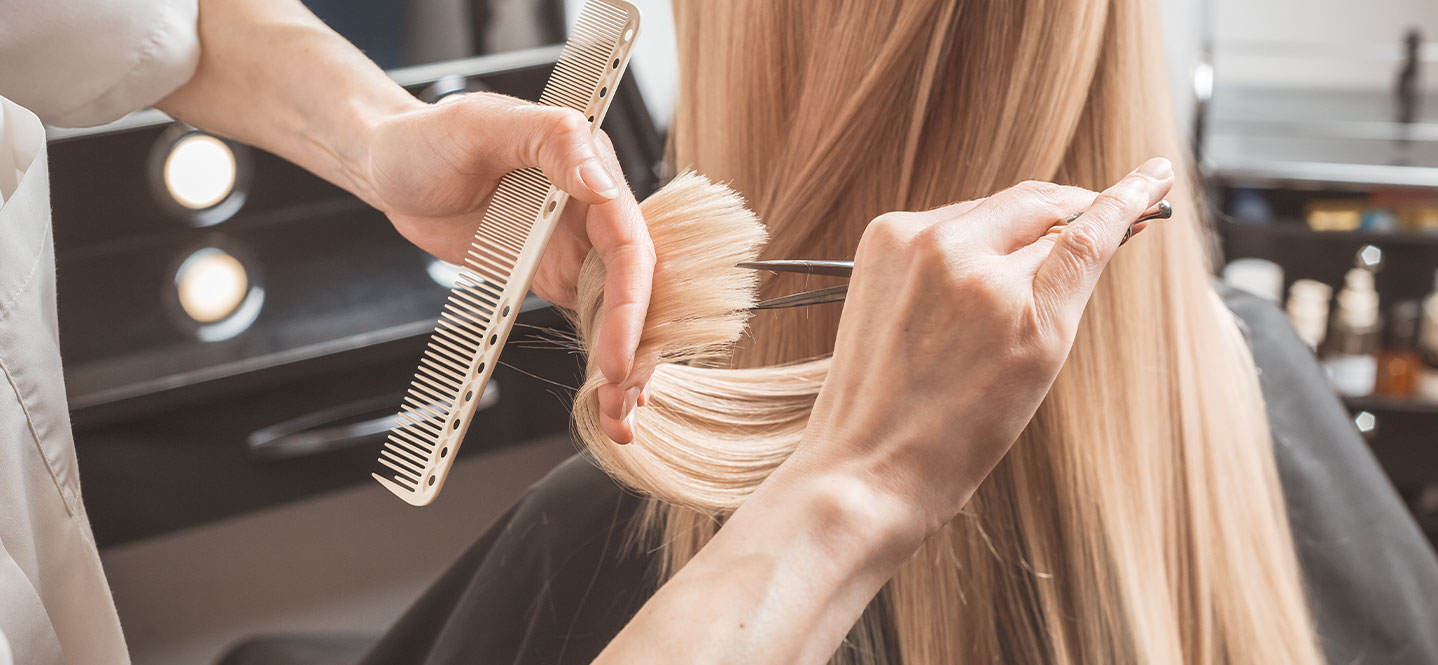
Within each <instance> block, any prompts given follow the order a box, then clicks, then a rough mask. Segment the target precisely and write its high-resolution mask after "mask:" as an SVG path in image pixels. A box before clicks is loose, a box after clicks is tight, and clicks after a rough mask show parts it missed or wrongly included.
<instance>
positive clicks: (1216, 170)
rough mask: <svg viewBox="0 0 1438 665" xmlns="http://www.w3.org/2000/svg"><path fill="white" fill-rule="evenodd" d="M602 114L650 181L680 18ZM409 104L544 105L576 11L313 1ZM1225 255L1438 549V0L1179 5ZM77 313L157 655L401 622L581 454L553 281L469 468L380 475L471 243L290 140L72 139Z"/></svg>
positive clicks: (134, 131)
mask: <svg viewBox="0 0 1438 665" xmlns="http://www.w3.org/2000/svg"><path fill="white" fill-rule="evenodd" d="M635 1H636V2H637V4H639V5H641V7H642V9H643V10H644V13H645V15H644V20H645V30H644V31H643V33H642V34H641V36H640V40H639V44H638V46H637V48H636V51H635V57H634V61H633V64H632V66H631V72H632V74H633V75H632V76H630V77H628V79H627V80H626V81H625V83H624V85H622V86H621V88H620V89H619V90H618V94H617V96H616V99H615V106H614V108H613V110H612V111H611V112H610V115H609V117H608V119H607V120H606V122H605V129H606V131H607V132H608V133H609V135H610V136H611V137H612V139H613V140H614V143H615V145H616V149H617V150H618V153H619V155H620V158H621V160H622V161H623V163H624V165H625V169H626V175H627V176H628V179H629V182H630V184H631V186H632V187H633V188H634V189H635V190H636V194H638V195H639V196H640V197H641V198H642V197H643V195H645V194H647V193H648V192H650V191H652V190H653V189H654V188H655V187H656V185H657V184H658V183H659V182H660V178H662V177H663V175H664V172H663V168H662V160H663V155H664V150H663V146H664V136H665V130H666V127H667V125H668V121H669V117H670V115H671V109H672V104H673V96H674V90H675V80H674V79H675V72H676V69H677V68H676V63H675V48H674V36H673V31H672V26H671V24H670V22H671V18H670V14H669V8H668V5H667V3H666V2H663V1H662V0H635ZM307 4H309V5H310V7H311V8H312V9H313V10H314V11H315V12H316V13H317V14H318V15H319V16H320V17H322V18H323V19H324V20H326V21H327V22H328V23H329V24H330V25H331V26H333V27H334V28H336V29H337V30H338V31H340V32H341V33H343V34H344V35H346V36H347V37H349V38H350V39H351V40H353V41H354V42H355V43H356V44H357V45H359V46H360V47H361V48H362V49H364V50H365V51H366V52H367V53H368V54H369V55H370V57H372V58H373V59H374V60H376V61H377V62H378V63H380V64H381V65H382V66H383V67H384V68H386V69H387V70H389V71H391V73H392V75H393V76H394V77H395V78H396V79H397V80H399V81H400V82H401V83H402V84H404V85H405V86H407V87H408V89H410V90H411V91H412V92H413V93H414V94H416V95H418V96H420V97H422V98H424V99H427V100H437V99H440V98H442V97H444V96H446V95H449V94H454V93H457V92H464V91H470V90H493V91H498V92H503V93H507V94H512V95H516V96H520V97H524V98H528V99H534V98H537V97H538V94H539V91H540V89H541V88H542V87H543V83H544V80H545V77H546V76H547V75H548V72H549V69H550V67H551V66H552V64H553V62H554V59H555V58H556V57H557V55H558V44H560V43H561V42H562V41H563V38H564V35H565V30H566V26H567V22H568V21H569V20H571V19H572V17H573V15H574V13H575V9H576V6H577V3H572V2H571V3H566V2H562V1H560V0H553V1H549V0H307ZM1160 4H1161V5H1162V6H1163V10H1164V25H1163V29H1164V32H1165V37H1166V43H1167V46H1168V48H1169V58H1170V72H1171V76H1170V80H1169V81H1168V86H1167V88H1164V87H1163V86H1162V85H1161V84H1160V83H1159V82H1155V83H1154V86H1153V89H1151V90H1147V91H1143V93H1144V94H1149V95H1165V94H1166V95H1170V96H1171V97H1172V99H1173V100H1174V103H1175V107H1176V109H1177V110H1178V112H1179V117H1180V119H1181V122H1182V123H1183V124H1184V128H1185V130H1186V132H1187V133H1188V135H1189V136H1191V137H1192V149H1193V151H1194V158H1195V159H1196V160H1197V163H1198V164H1199V165H1200V172H1201V174H1202V177H1203V179H1204V186H1205V189H1206V191H1207V194H1208V202H1209V205H1210V206H1211V208H1212V210H1211V215H1212V217H1213V219H1214V221H1215V227H1216V229H1217V231H1218V233H1217V237H1216V238H1215V239H1214V245H1215V247H1214V249H1215V251H1216V252H1219V256H1221V257H1222V258H1221V259H1220V260H1219V261H1217V262H1216V265H1217V266H1219V267H1220V269H1221V275H1219V276H1218V278H1221V279H1223V280H1226V281H1228V282H1230V283H1232V284H1234V285H1235V286H1238V287H1239V288H1243V289H1245V290H1249V291H1252V292H1254V293H1256V294H1258V295H1260V296H1262V297H1265V298H1268V299H1270V300H1272V301H1273V302H1274V303H1275V304H1277V305H1278V306H1279V307H1282V308H1284V309H1285V310H1286V311H1287V312H1288V315H1289V317H1290V319H1291V320H1292V322H1293V324H1294V326H1295V327H1296V328H1297V329H1298V331H1299V332H1300V334H1301V335H1302V336H1303V337H1304V339H1305V340H1306V341H1308V342H1309V343H1310V345H1311V346H1312V347H1313V349H1314V353H1315V354H1317V356H1318V357H1319V358H1320V359H1321V361H1322V363H1323V365H1324V366H1325V368H1326V369H1327V370H1328V372H1329V375H1330V377H1331V380H1332V382H1333V384H1334V387H1335V389H1336V390H1337V391H1338V392H1339V393H1341V394H1342V395H1343V398H1344V400H1345V402H1346V404H1347V406H1348V408H1349V410H1350V412H1351V414H1352V418H1353V420H1352V423H1353V427H1355V428H1356V429H1357V430H1359V431H1360V432H1362V433H1363V435H1364V436H1365V437H1366V439H1367V440H1368V442H1369V443H1370V445H1371V446H1372V448H1373V450H1374V452H1375V453H1376V454H1377V456H1378V458H1379V460H1380V461H1381V462H1382V464H1383V466H1384V467H1385V469H1386V470H1387V472H1388V473H1389V474H1390V477H1391V478H1392V480H1393V482H1394V483H1395V484H1396V485H1397V487H1398V488H1399V490H1400V492H1401V493H1402V494H1403V496H1404V498H1405V499H1406V500H1407V501H1408V504H1409V507H1410V509H1411V510H1412V511H1413V513H1414V514H1415V515H1416V516H1417V518H1418V520H1419V522H1420V524H1421V525H1422V526H1423V527H1424V528H1425V530H1426V531H1427V532H1428V533H1429V534H1430V538H1438V2H1434V1H1433V0H1368V1H1367V2H1361V3H1357V2H1347V1H1344V0H1160ZM50 141H51V146H50V151H51V164H52V176H51V177H52V181H53V189H54V218H55V224H54V229H55V243H56V251H57V260H58V262H59V264H60V267H59V270H58V272H59V276H60V277H59V279H60V283H59V288H60V294H61V297H60V312H59V315H60V330H61V341H62V348H63V353H64V355H65V358H66V360H67V373H66V383H67V388H68V392H69V396H70V403H71V406H72V410H73V414H72V415H73V419H74V423H75V439H76V446H77V450H78V455H79V458H80V465H81V469H82V470H83V472H84V486H85V497H86V501H87V504H88V508H89V512H90V516H91V519H92V520H93V524H94V529H95V534H96V537H97V539H98V541H99V544H100V547H101V552H102V555H103V558H104V564H105V568H106V570H107V572H108V575H109V578H110V581H111V583H112V585H113V587H114V593H115V599H116V602H117V603H118V606H119V611H120V616H121V619H122V621H123V623H124V627H125V631H126V634H127V637H128V640H129V644H130V647H131V649H132V652H133V658H134V662H136V663H137V664H138V665H200V664H204V665H208V664H210V663H217V662H220V661H221V660H222V659H223V657H224V654H226V653H227V652H228V651H229V650H230V649H231V648H233V647H234V645H236V644H238V643H240V642H242V641H243V640H245V639H247V638H249V637H250V636H254V635H260V634H273V633H300V634H327V635H340V636H352V637H353V639H354V641H355V644H357V645H363V644H365V643H366V642H367V641H368V640H369V639H372V637H373V636H374V635H376V634H378V633H379V632H380V631H381V630H383V629H384V628H385V627H386V626H388V625H389V624H390V623H391V622H393V620H394V619H395V618H396V617H397V616H398V614H399V613H400V612H401V611H402V610H403V609H404V608H405V607H406V606H407V605H408V604H409V603H411V602H412V601H413V600H414V598H415V597H416V596H417V595H418V593H419V592H420V591H421V590H422V589H423V588H424V586H425V585H427V584H428V583H429V582H430V581H431V580H432V579H433V578H434V577H435V576H436V575H437V574H438V573H439V572H440V571H441V570H442V569H443V568H444V566H446V565H447V564H448V563H449V562H450V561H452V560H453V559H454V557H455V556H457V555H458V553H459V552H460V551H461V550H462V548H464V547H465V546H466V545H468V544H469V543H470V542H471V540H472V539H473V538H474V537H475V535H476V534H478V533H480V532H481V531H482V530H483V529H484V527H486V526H487V525H488V524H490V523H491V522H492V521H493V520H494V519H495V518H496V517H497V516H498V515H499V514H500V512H502V511H503V510H504V509H505V508H506V507H508V506H509V504H510V503H512V502H513V501H514V499H515V498H516V497H518V496H519V494H520V493H521V492H522V491H524V489H525V487H527V486H528V485H529V484H530V483H532V482H533V481H535V480H537V479H538V478H539V477H540V476H541V475H542V474H544V473H545V472H546V471H547V470H548V469H550V468H551V467H552V466H553V465H555V464H556V463H558V462H560V461H561V460H563V459H564V458H566V457H567V456H568V455H570V454H571V453H572V452H573V446H572V444H571V443H570V441H569V438H568V435H567V414H566V406H567V400H568V395H569V392H568V387H569V386H573V385H575V376H576V369H577V368H576V366H575V359H574V357H573V356H572V355H571V354H569V353H567V352H566V351H565V350H563V349H561V348H560V347H559V346H558V345H557V344H556V343H555V342H554V334H553V332H552V331H553V330H554V329H556V328H558V327H561V326H562V322H561V319H560V318H559V317H558V316H557V315H556V313H555V312H554V311H553V310H552V309H550V308H549V307H548V306H547V304H546V303H544V302H542V301H539V300H537V299H531V300H530V301H528V302H526V304H525V306H524V307H523V312H522V314H521V318H520V325H519V327H518V328H517V329H516V336H517V338H516V339H513V340H511V342H510V345H509V347H507V349H506V352H505V364H504V366H503V367H502V368H501V369H500V370H499V371H497V373H496V374H495V380H494V382H493V383H492V384H491V390H490V391H489V392H488V394H486V395H485V396H484V403H483V405H482V407H481V408H482V410H481V411H480V415H479V418H480V422H479V423H476V426H474V427H472V428H471V429H470V435H469V437H468V441H467V443H466V445H465V446H464V449H463V453H462V458H461V459H460V460H459V462H458V463H457V465H456V467H455V471H454V473H453V475H452V476H451V478H450V481H449V485H448V489H447V491H446V492H445V494H444V495H443V496H441V498H440V500H439V501H438V503H437V504H436V505H435V506H432V507H429V508H426V509H423V510H419V509H414V508H411V507H409V506H407V505H405V504H403V503H401V502H399V501H397V500H395V499H394V498H393V497H392V496H390V495H389V493H388V492H386V491H385V490H384V489H383V488H381V487H379V486H378V485H377V484H375V483H374V482H373V481H372V480H370V478H369V470H370V466H371V465H372V464H373V463H374V457H375V454H376V451H377V450H378V447H379V442H380V441H381V440H382V436H383V433H384V432H385V431H386V430H387V429H388V427H389V425H390V423H391V420H392V418H393V414H394V409H395V407H396V405H398V404H399V399H400V395H401V393H402V389H403V388H404V386H406V385H407V383H408V381H409V378H410V375H411V373H412V372H413V368H414V362H415V360H416V359H417V358H418V357H419V354H420V349H422V348H423V342H424V338H425V337H426V335H427V333H428V332H429V331H430V330H431V329H432V326H433V323H434V318H435V316H436V315H437V313H438V312H439V309H440V306H441V304H442V302H443V300H444V297H445V295H446V292H447V287H448V286H450V285H451V284H452V280H453V278H454V274H455V270H456V269H455V268H454V267H453V266H450V265H447V264H444V263H442V262H439V261H436V260H434V259H432V258H431V257H429V256H427V255H425V254H424V253H422V252H421V251H420V250H418V249H415V248H414V247H412V246H411V245H409V244H408V243H406V242H405V241H404V240H403V239H402V238H401V237H400V236H399V235H397V234H396V233H395V232H394V230H393V228H392V227H391V226H390V224H389V223H388V222H387V221H386V220H385V218H384V217H383V216H382V215H381V214H380V213H377V212H375V211H373V210H371V209H368V208H367V207H366V206H365V205H363V204H362V203H360V202H359V201H358V200H356V199H354V198H353V197H350V196H349V195H347V194H345V193H344V192H342V191H341V190H339V189H338V188H335V187H333V186H331V185H328V184H326V183H324V182H323V181H321V180H319V179H317V178H315V177H313V176H311V175H309V174H307V173H305V172H303V171H301V170H300V169H298V168H296V167H294V166H292V165H289V164H287V163H285V162H283V161H281V160H279V159H278V158H276V157H274V156H272V155H269V154H267V153H264V152H262V151H258V150H254V149H251V148H248V147H246V146H243V145H238V144H235V143H233V142H230V141H225V140H220V139H217V138H214V137H210V136H207V135H204V134H201V133H198V132H195V131H194V130H192V129H190V128H188V127H185V126H182V125H179V124H177V123H174V122H173V121H171V120H169V119H168V118H166V117H165V116H163V115H161V114H159V113H158V112H153V111H148V112H142V113H139V114H135V115H132V116H130V117H128V118H126V119H124V120H121V121H119V122H117V123H114V124H112V125H109V126H106V127H101V128H97V129H89V130H57V129H52V130H50Z"/></svg>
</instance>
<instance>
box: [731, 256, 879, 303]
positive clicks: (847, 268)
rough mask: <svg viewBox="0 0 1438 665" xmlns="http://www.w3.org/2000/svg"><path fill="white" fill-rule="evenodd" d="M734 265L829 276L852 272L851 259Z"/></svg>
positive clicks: (748, 262) (787, 260) (781, 261)
mask: <svg viewBox="0 0 1438 665" xmlns="http://www.w3.org/2000/svg"><path fill="white" fill-rule="evenodd" d="M736 267H739V268H749V269H750V270H772V271H774V272H793V273H800V274H804V275H827V276H830V277H848V276H850V275H852V274H854V262H853V261H804V260H797V259H779V260H775V261H746V262H744V263H740V264H738V265H737V266H736ZM795 295H798V294H795Z"/></svg>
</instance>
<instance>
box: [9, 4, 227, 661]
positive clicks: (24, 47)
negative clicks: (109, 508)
mask: <svg viewBox="0 0 1438 665" xmlns="http://www.w3.org/2000/svg"><path fill="white" fill-rule="evenodd" d="M197 2H198V0H0V665H5V664H4V663H3V661H5V660H11V659H12V658H13V662H14V663H16V664H17V665H60V664H62V663H84V664H85V665H115V664H124V663H128V662H129V654H128V653H127V652H126V648H125V639H124V636H123V635H122V634H121V631H120V621H119V619H118V617H116V615H115V603H114V601H113V600H112V598H111V595H110V587H109V585H108V584H107V583H106V581H105V574H104V571H103V570H102V569H101V566H100V555H99V552H98V551H97V549H96V547H95V540H94V537H93V535H92V533H91V530H90V522H89V518H88V516H87V515H86V512H85V504H84V501H83V500H82V498H81V494H80V477H79V471H78V469H77V468H76V463H75V444H74V439H73V437H72V435H71V432H70V419H69V409H68V407H67V405H66V399H65V385H64V379H63V376H62V374H61V371H60V345H59V333H58V325H57V321H56V317H55V258H54V247H53V243H52V242H51V232H50V192H49V177H48V175H49V174H48V173H47V162H46V145H45V130H44V128H43V127H42V126H41V120H43V121H45V122H46V123H49V124H52V125H56V126H83V125H93V124H100V123H104V122H107V121H110V120H115V119H117V118H119V117H120V116H123V115H125V114H126V113H128V112H130V111H134V110H138V109H140V108H143V107H146V106H149V105H151V104H153V103H155V102H156V101H158V100H159V99H160V98H162V97H164V96H165V95H166V94H169V92H170V91H172V90H174V89H175V88H177V87H179V86H180V85H181V84H183V83H184V82H185V81H187V80H188V79H189V78H190V76H191V75H192V74H194V71H195V66H196V63H197V61H198V59H199V48H200V47H199V37H198V35H197V31H196V18H197V16H198V9H197ZM36 116H39V117H38V118H37V117H36ZM7 652H8V653H7Z"/></svg>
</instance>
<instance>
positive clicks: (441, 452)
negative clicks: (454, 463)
mask: <svg viewBox="0 0 1438 665" xmlns="http://www.w3.org/2000/svg"><path fill="white" fill-rule="evenodd" d="M448 454H449V449H448V448H440V449H439V456H440V457H444V456H445V455H448Z"/></svg>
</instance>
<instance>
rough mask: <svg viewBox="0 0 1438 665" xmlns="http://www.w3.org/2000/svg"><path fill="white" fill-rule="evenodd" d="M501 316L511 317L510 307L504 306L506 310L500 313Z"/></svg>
mask: <svg viewBox="0 0 1438 665" xmlns="http://www.w3.org/2000/svg"><path fill="white" fill-rule="evenodd" d="M499 315H500V316H509V305H505V306H504V309H503V310H502V311H500V313H499Z"/></svg>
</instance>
